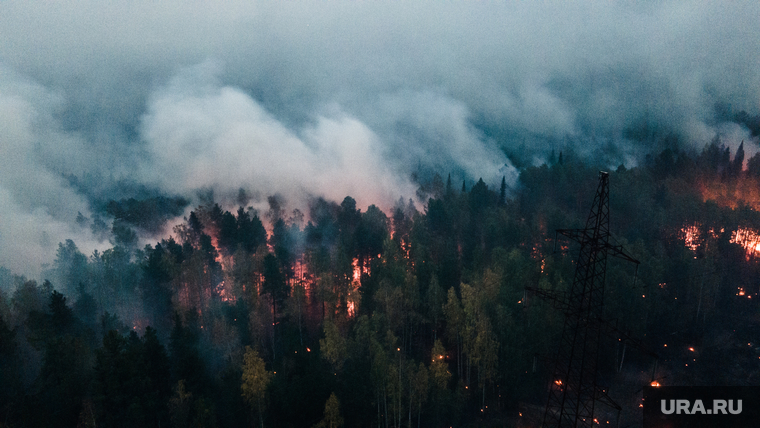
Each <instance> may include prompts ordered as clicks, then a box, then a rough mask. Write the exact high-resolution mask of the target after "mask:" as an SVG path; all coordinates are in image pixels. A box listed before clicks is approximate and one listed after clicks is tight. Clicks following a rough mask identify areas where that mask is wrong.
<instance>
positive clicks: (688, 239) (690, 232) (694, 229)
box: [678, 223, 701, 251]
mask: <svg viewBox="0 0 760 428" xmlns="http://www.w3.org/2000/svg"><path fill="white" fill-rule="evenodd" d="M699 228H700V224H699V223H696V224H693V225H691V226H684V227H682V228H681V231H680V232H681V233H680V234H679V236H678V237H679V238H680V239H683V242H684V245H686V247H687V248H689V249H690V250H692V251H697V248H699V244H700V242H701V239H700V238H701V237H700V233H699Z"/></svg>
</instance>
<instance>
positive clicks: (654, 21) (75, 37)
mask: <svg viewBox="0 0 760 428" xmlns="http://www.w3.org/2000/svg"><path fill="white" fill-rule="evenodd" d="M758 16H760V4H758V3H757V2H730V3H726V2H718V1H715V2H709V1H708V2H680V1H659V2H645V3H638V4H637V3H630V2H604V3H599V2H575V3H573V4H566V3H564V2H554V3H548V2H547V3H544V2H504V3H493V2H480V3H447V4H440V3H439V2H417V3H404V4H398V3H391V2H362V3H355V2H338V1H336V2H328V3H325V2H297V3H286V4H283V3H280V2H277V3H274V2H272V3H255V2H242V1H241V2H236V1H232V2H225V3H224V5H221V4H213V3H208V2H190V3H188V2H178V1H177V2H175V1H166V2H153V1H143V0H138V1H133V2H107V3H103V2H96V1H61V2H55V3H46V4H45V5H44V7H43V6H40V5H39V4H35V3H32V2H20V1H18V2H17V1H7V2H3V3H2V4H0V150H2V155H3V156H2V159H0V168H1V170H0V198H2V200H1V201H0V202H1V203H2V204H1V205H0V240H2V242H0V265H5V266H7V267H9V268H11V269H13V270H14V271H16V272H19V273H27V274H35V273H36V272H37V271H38V267H36V266H37V265H39V263H40V262H49V261H51V260H52V257H53V254H54V251H55V247H56V245H57V243H58V242H60V241H61V240H63V239H66V238H73V239H75V241H76V242H77V244H78V245H79V246H80V247H81V248H82V249H83V251H84V252H85V253H87V252H89V251H91V250H92V249H93V248H95V247H96V246H97V245H98V243H97V242H98V241H97V240H96V239H95V238H94V237H93V236H92V235H91V234H90V233H89V232H88V230H87V229H86V228H85V229H81V228H79V227H78V225H77V224H76V223H75V221H74V219H75V217H76V215H77V213H78V212H82V213H83V214H84V215H85V216H87V217H91V216H92V211H93V210H94V209H95V208H94V207H93V198H94V196H93V195H97V196H98V197H99V198H101V199H102V198H107V197H108V196H109V192H111V191H112V189H116V188H119V183H123V182H124V181H125V180H127V181H130V182H132V183H136V184H141V185H144V186H146V187H147V188H151V189H154V191H155V192H165V193H166V194H168V195H180V196H185V197H192V196H193V195H195V194H196V192H197V191H198V190H199V189H213V190H214V191H215V194H216V195H220V196H224V195H227V194H234V193H235V192H236V191H237V189H238V188H241V187H242V188H245V189H248V190H250V191H258V192H260V193H261V195H260V197H261V198H262V199H261V200H264V199H265V197H266V196H267V194H270V193H279V194H281V195H282V196H284V197H285V199H286V200H287V201H289V203H290V204H292V205H298V203H299V201H302V200H303V198H304V197H305V196H307V195H309V196H317V195H318V196H325V197H328V198H333V199H338V200H340V199H341V198H342V197H343V196H345V195H351V196H354V197H355V198H356V199H357V200H358V201H359V202H360V205H365V206H366V204H370V203H379V204H381V205H383V204H386V205H388V204H391V203H392V201H394V200H396V199H398V197H400V196H404V197H409V196H413V194H414V192H413V189H414V184H413V183H411V181H410V176H411V175H412V173H415V172H416V173H422V174H427V173H430V172H433V171H436V172H440V173H442V174H444V175H445V174H446V173H449V172H451V173H452V176H453V177H455V178H458V179H461V178H466V179H468V180H476V179H477V178H479V177H481V176H482V177H483V178H484V179H485V180H486V181H487V182H488V183H489V184H493V185H495V184H497V183H498V182H499V181H500V179H501V176H503V175H505V176H507V178H508V180H509V181H510V183H514V181H515V180H516V176H517V173H516V170H515V168H514V167H513V166H512V165H513V163H518V164H523V165H524V164H526V163H528V164H530V163H539V162H542V161H543V160H544V159H545V158H546V156H547V155H548V153H549V152H550V151H551V150H552V149H555V150H557V151H559V150H563V149H568V148H572V149H573V150H574V151H575V152H576V153H579V154H580V155H582V156H587V157H589V158H593V159H595V160H597V161H600V162H602V163H606V164H609V165H610V166H616V165H617V164H619V163H626V164H627V165H629V166H630V165H634V164H636V162H638V161H639V160H640V159H641V158H642V156H643V155H644V154H646V153H648V152H650V151H653V150H657V149H659V147H658V144H660V143H659V141H661V140H662V137H663V136H665V135H668V134H671V133H672V134H675V135H678V136H679V138H680V140H681V142H682V144H684V146H685V147H687V148H688V147H691V148H694V149H695V150H701V148H702V147H704V145H705V144H706V143H708V142H709V141H711V140H712V139H713V138H715V136H716V135H717V136H720V137H721V139H722V141H723V142H724V143H727V144H728V145H730V146H731V147H733V148H734V149H735V148H736V147H738V145H739V143H740V142H741V141H742V140H744V141H745V150H746V151H747V153H748V157H749V156H751V155H752V154H754V153H755V152H756V151H757V150H758V147H757V139H756V138H754V139H753V138H752V137H751V135H750V133H749V131H748V130H747V129H746V128H745V127H744V126H741V125H739V124H736V123H732V122H731V120H730V119H731V117H732V115H733V114H735V113H738V112H739V111H742V110H744V111H746V112H747V113H748V114H750V115H751V116H754V115H758V114H760V62H759V61H760V59H759V58H760V27H758V25H757V22H756V21H757V17H758ZM716 106H717V107H716ZM71 176H76V177H77V179H78V181H77V183H79V184H78V186H76V187H72V186H71V185H70V179H69V180H67V179H65V177H69V178H70V177H71Z"/></svg>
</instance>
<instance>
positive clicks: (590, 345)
mask: <svg viewBox="0 0 760 428" xmlns="http://www.w3.org/2000/svg"><path fill="white" fill-rule="evenodd" d="M609 192H610V190H609V174H608V173H606V172H600V173H599V187H598V188H597V190H596V195H595V196H594V203H593V205H592V207H591V213H590V214H589V216H588V220H586V227H585V228H584V229H559V230H557V233H558V234H562V235H564V236H567V237H568V238H570V239H572V240H574V241H577V242H578V243H580V246H581V248H580V255H579V257H578V260H577V261H576V266H575V276H574V278H573V284H572V286H571V288H570V292H569V294H568V295H567V298H566V299H562V300H564V302H563V304H562V305H561V307H562V308H563V310H564V312H565V324H564V327H563V331H562V337H561V339H560V343H559V350H558V352H557V360H556V362H555V368H554V372H553V378H552V384H551V385H550V391H549V400H548V402H547V404H546V410H545V411H544V422H543V425H542V426H543V427H544V428H547V427H592V426H594V406H595V404H596V402H597V401H599V402H604V403H605V404H608V405H611V406H613V407H616V408H617V409H618V410H619V409H620V407H619V406H617V405H616V404H615V403H614V402H613V401H612V399H610V398H609V397H608V396H607V394H606V393H605V392H604V391H602V390H601V388H600V387H599V386H598V385H597V366H598V360H599V342H600V338H601V334H602V331H603V330H605V329H607V327H606V325H605V323H604V321H603V320H602V310H603V308H604V282H605V276H606V271H607V255H608V254H610V255H612V256H614V257H619V258H621V259H624V260H627V261H630V262H633V263H636V265H637V266H638V263H639V262H638V260H636V259H634V258H633V257H631V256H629V255H628V254H626V253H625V252H624V250H623V248H622V246H620V245H611V244H610V243H609V240H610V230H609V220H610V218H609V214H610V207H609Z"/></svg>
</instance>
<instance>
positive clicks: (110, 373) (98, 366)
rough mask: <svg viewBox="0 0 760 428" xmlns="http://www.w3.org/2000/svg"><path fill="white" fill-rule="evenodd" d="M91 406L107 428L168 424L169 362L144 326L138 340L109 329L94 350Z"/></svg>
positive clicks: (155, 339)
mask: <svg viewBox="0 0 760 428" xmlns="http://www.w3.org/2000/svg"><path fill="white" fill-rule="evenodd" d="M93 389H94V394H93V396H94V403H95V407H96V409H97V410H96V411H97V415H98V420H99V421H100V422H101V423H103V424H105V425H106V426H111V427H132V426H153V427H159V426H161V425H162V424H163V425H164V426H166V425H167V424H168V413H167V408H166V405H167V401H168V398H169V396H170V394H171V385H170V374H169V360H168V358H167V356H166V351H165V350H164V347H163V346H162V345H161V344H160V343H159V341H158V338H157V336H156V331H155V330H154V329H152V328H150V327H147V328H146V330H145V334H144V335H143V337H142V338H140V337H138V336H137V334H136V333H135V332H134V331H132V332H130V334H129V335H128V336H127V337H124V336H122V335H120V334H119V333H118V332H117V331H115V330H111V331H109V332H108V333H106V335H105V336H104V337H103V347H102V348H100V349H98V350H97V351H96V362H95V368H94V382H93Z"/></svg>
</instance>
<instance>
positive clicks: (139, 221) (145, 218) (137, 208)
mask: <svg viewBox="0 0 760 428" xmlns="http://www.w3.org/2000/svg"><path fill="white" fill-rule="evenodd" d="M188 203H189V202H188V201H187V200H186V199H184V198H181V197H174V198H170V197H166V196H154V197H149V198H145V199H135V198H129V199H120V200H118V201H116V200H113V199H112V200H110V201H108V202H107V203H106V204H105V212H106V213H108V214H109V215H110V216H112V217H113V218H114V219H116V220H121V221H123V222H124V223H126V224H128V225H131V226H134V227H137V228H139V229H143V230H146V231H148V232H158V231H159V230H160V228H161V227H162V226H163V225H164V223H165V222H166V221H167V220H169V219H172V218H174V217H177V216H178V215H181V214H182V211H183V210H184V209H185V207H186V206H187V204H188Z"/></svg>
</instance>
